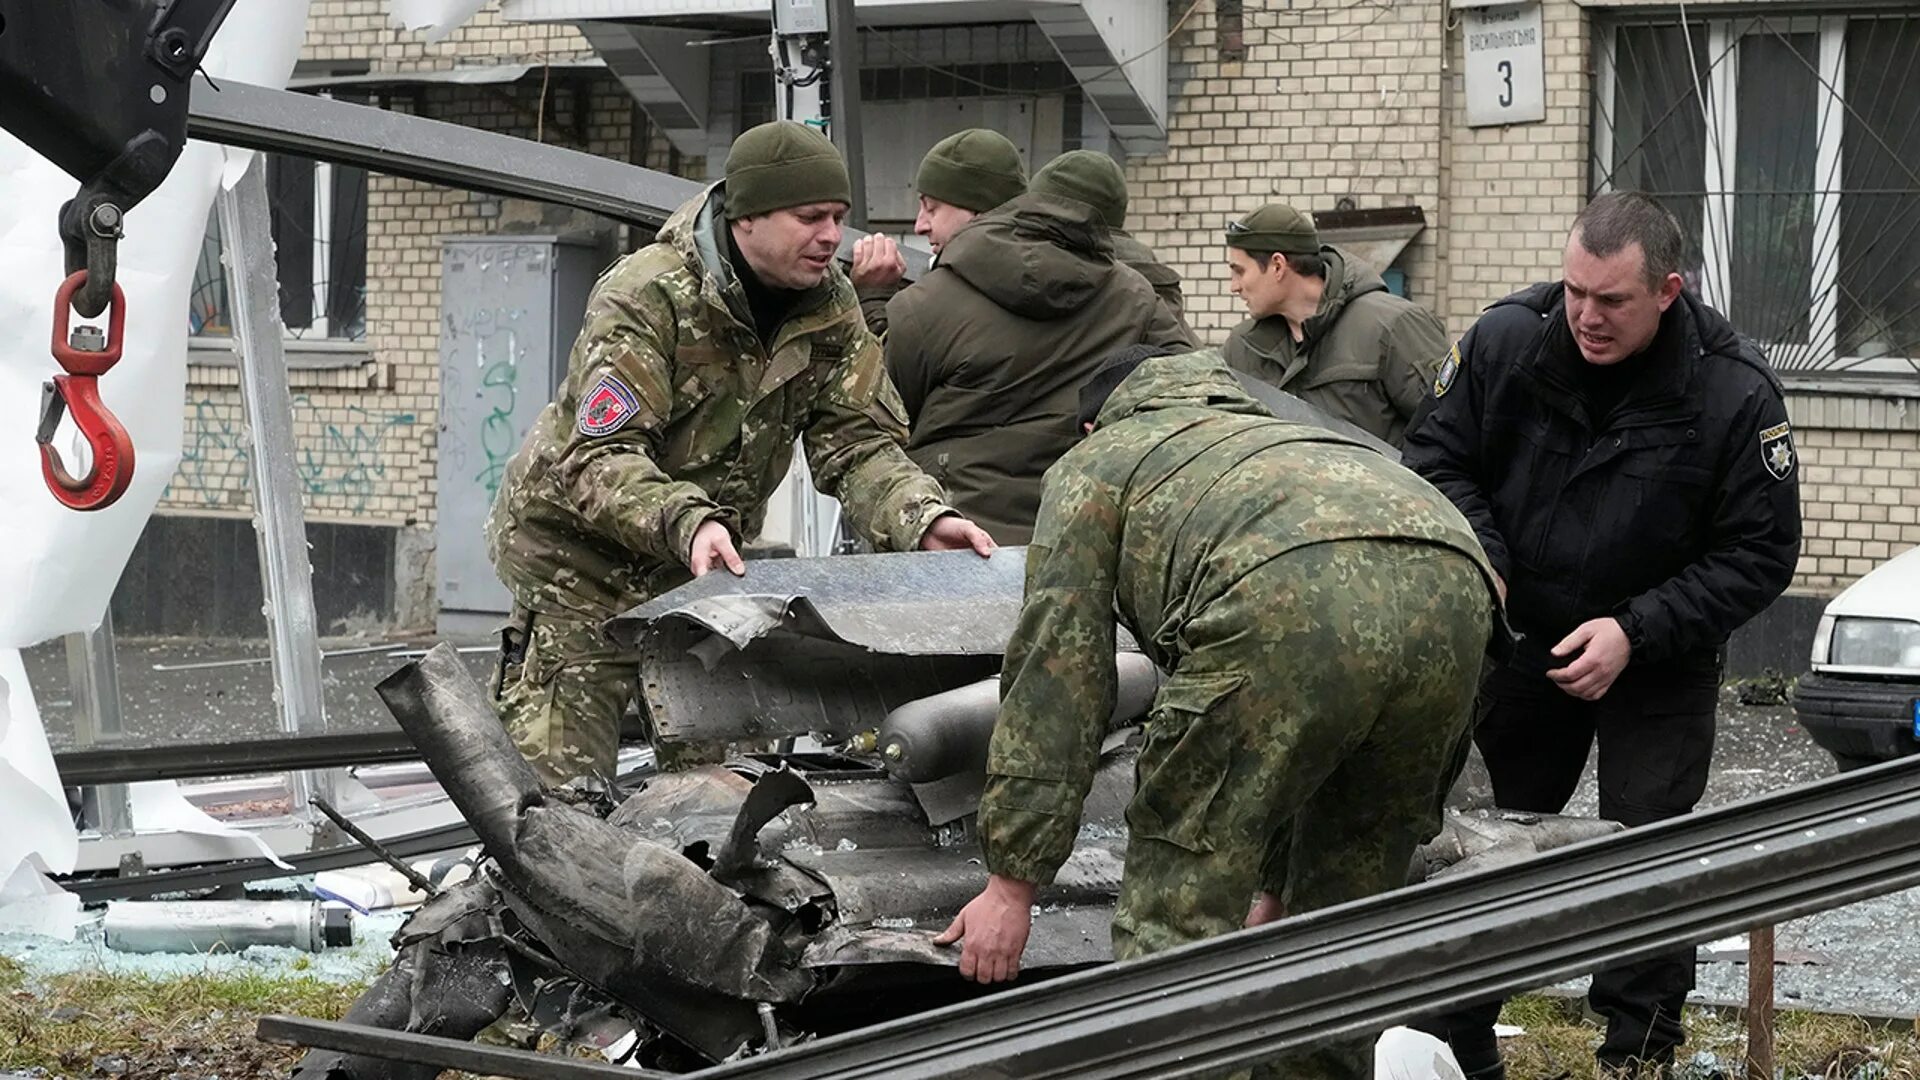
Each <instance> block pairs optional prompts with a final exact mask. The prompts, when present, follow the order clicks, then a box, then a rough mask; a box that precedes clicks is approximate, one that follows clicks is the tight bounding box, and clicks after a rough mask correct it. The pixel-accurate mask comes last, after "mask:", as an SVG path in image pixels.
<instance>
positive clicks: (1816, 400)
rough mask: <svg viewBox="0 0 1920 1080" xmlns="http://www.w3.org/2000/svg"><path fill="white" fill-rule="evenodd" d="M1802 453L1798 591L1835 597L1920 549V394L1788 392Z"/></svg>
mask: <svg viewBox="0 0 1920 1080" xmlns="http://www.w3.org/2000/svg"><path fill="white" fill-rule="evenodd" d="M1787 412H1788V414H1789V415H1790V416H1792V417H1793V427H1794V433H1793V437H1794V443H1795V445H1796V446H1798V447H1799V450H1800V507H1801V515H1802V520H1803V521H1804V523H1805V529H1806V539H1805V540H1804V541H1803V543H1802V544H1801V550H1800V567H1799V573H1798V576H1797V577H1796V578H1795V580H1794V585H1795V587H1796V588H1798V589H1801V590H1804V591H1808V592H1815V593H1822V594H1826V593H1834V592H1838V591H1839V590H1840V589H1841V588H1844V587H1845V586H1846V585H1847V584H1849V583H1850V582H1852V581H1853V580H1854V579H1855V578H1857V577H1859V576H1860V575H1861V574H1864V573H1866V572H1867V571H1869V570H1871V569H1873V568H1874V567H1875V566H1877V565H1879V564H1880V563H1882V562H1884V561H1885V560H1887V559H1888V558H1890V557H1892V556H1894V555H1898V554H1900V553H1901V552H1903V551H1905V550H1907V549H1908V548H1911V547H1914V546H1915V545H1920V395H1916V396H1914V397H1893V398H1889V397H1866V396H1860V395H1849V394H1842V393H1819V394H1815V393H1804V392H1801V393H1790V394H1789V395H1788V397H1787Z"/></svg>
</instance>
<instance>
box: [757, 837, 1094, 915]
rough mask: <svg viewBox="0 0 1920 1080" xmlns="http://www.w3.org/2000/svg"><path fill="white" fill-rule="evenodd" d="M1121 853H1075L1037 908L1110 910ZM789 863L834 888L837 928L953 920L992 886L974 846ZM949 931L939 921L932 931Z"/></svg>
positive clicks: (828, 853)
mask: <svg viewBox="0 0 1920 1080" xmlns="http://www.w3.org/2000/svg"><path fill="white" fill-rule="evenodd" d="M1124 852H1125V843H1124V842H1123V841H1110V842H1104V843H1091V844H1089V843H1083V844H1080V845H1078V846H1076V847H1075V848H1074V850H1073V854H1072V855H1071V856H1070V857H1069V858H1068V859H1067V862H1066V864H1065V865H1064V866H1062V867H1061V868H1060V872H1059V874H1058V875H1057V876H1056V877H1055V879H1054V882H1053V884H1051V885H1047V886H1043V887H1042V888H1041V889H1040V891H1039V893H1038V895H1037V897H1036V899H1035V903H1038V904H1040V905H1042V906H1045V905H1048V904H1064V905H1079V904H1105V905H1111V904H1112V903H1113V900H1114V897H1115V896H1116V895H1118V893H1119V891H1120V870H1121V866H1122V864H1123V862H1124V860H1125V854H1124ZM786 857H787V858H788V859H790V860H792V861H793V862H795V863H797V864H798V865H800V866H802V867H804V868H806V870H807V871H808V872H809V873H811V874H813V875H814V876H815V877H818V878H819V879H820V880H822V881H824V882H826V883H827V884H828V886H830V887H831V888H832V889H833V898H834V903H835V905H836V906H837V907H838V909H839V912H840V923H841V924H842V925H846V926H863V925H867V924H870V923H873V922H874V921H875V920H883V919H900V918H911V919H914V920H916V921H919V920H922V919H947V918H951V917H952V916H954V915H955V914H958V913H959V911H960V909H961V908H962V907H963V906H965V905H966V903H967V901H969V900H971V899H973V898H974V897H975V896H977V895H979V893H980V890H981V889H982V888H985V887H986V884H987V870H986V867H984V866H982V865H981V863H980V856H979V851H978V849H977V848H976V847H975V846H974V845H972V844H967V845H965V846H962V847H948V848H926V847H923V848H918V849H913V848H908V849H900V848H878V849H873V850H865V849H855V850H851V851H846V850H839V849H834V850H818V851H813V850H805V849H789V850H788V851H787V853H786ZM945 925H946V924H945V923H944V922H942V923H941V924H940V926H936V927H934V929H936V930H938V929H942V928H944V927H945Z"/></svg>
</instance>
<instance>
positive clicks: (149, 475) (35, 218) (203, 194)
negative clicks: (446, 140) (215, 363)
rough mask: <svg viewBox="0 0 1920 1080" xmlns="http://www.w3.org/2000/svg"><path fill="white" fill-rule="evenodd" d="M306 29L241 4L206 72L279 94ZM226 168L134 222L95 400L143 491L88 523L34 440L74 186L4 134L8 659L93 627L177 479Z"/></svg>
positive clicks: (206, 172) (180, 182) (0, 362)
mask: <svg viewBox="0 0 1920 1080" xmlns="http://www.w3.org/2000/svg"><path fill="white" fill-rule="evenodd" d="M306 18H307V0H249V2H247V3H241V4H236V5H235V6H234V9H233V12H232V14H230V15H229V16H228V17H227V20H226V23H225V24H224V25H223V26H222V27H221V28H220V31H219V33H218V34H217V35H216V36H215V37H214V40H213V45H212V47H211V49H210V50H209V51H208V54H207V60H206V65H205V66H206V69H207V71H208V72H209V73H210V74H211V75H212V76H213V79H214V81H215V82H218V81H220V80H221V79H223V78H224V79H236V80H240V81H244V82H251V83H261V84H265V85H269V86H284V85H285V84H286V81H287V77H288V76H289V75H290V74H291V73H292V71H293V62H294V59H295V58H296V56H297V54H298V53H299V49H300V41H301V38H302V37H303V36H304V34H305V31H306ZM224 157H225V153H224V151H223V150H222V149H221V148H220V147H217V146H212V145H209V144H204V143H190V144H188V146H187V148H186V150H185V151H184V152H183V153H182V154H181V157H180V160H179V163H178V164H177V165H176V166H175V167H174V170H173V172H172V173H171V174H170V175H169V176H168V177H167V180H166V182H165V183H163V184H162V185H161V186H160V188H159V190H157V191H155V192H154V193H153V194H152V195H150V196H148V198H147V199H146V201H144V202H142V203H141V204H140V205H139V206H137V207H135V208H134V209H133V210H132V212H131V213H129V214H128V215H127V219H126V232H127V236H126V239H125V240H124V241H122V242H121V244H120V253H119V267H120V270H119V282H120V285H121V287H122V288H123V289H125V291H126V305H127V306H126V320H127V321H126V334H125V339H124V340H125V354H124V356H123V357H122V359H121V361H120V364H119V366H117V367H115V368H114V369H113V370H112V371H111V372H110V373H108V374H107V375H106V376H104V377H102V378H101V380H100V394H101V397H102V399H103V400H104V401H105V402H106V405H107V408H109V409H111V410H112V411H113V412H114V414H115V415H116V416H118V417H119V418H120V422H121V423H122V424H125V425H126V428H127V431H128V433H129V434H130V435H131V436H132V439H133V444H134V452H135V458H136V463H135V466H134V473H133V483H132V486H131V487H129V488H128V490H127V493H126V494H125V495H124V496H122V497H121V499H120V501H119V502H118V503H116V504H114V505H113V506H111V507H109V508H107V509H105V510H100V511H96V512H93V513H77V512H75V511H72V510H68V509H67V508H66V507H64V506H61V505H60V504H59V503H57V502H55V501H54V498H53V496H52V495H50V494H48V492H47V490H46V484H45V481H44V480H43V479H42V478H41V475H40V462H39V455H38V454H37V453H35V452H34V446H33V432H34V429H35V428H36V427H37V426H38V424H39V417H40V384H41V383H42V381H44V380H45V379H46V378H47V376H48V375H50V374H52V373H53V372H54V371H56V370H57V369H58V368H57V365H56V364H55V363H54V360H53V356H52V354H51V352H50V351H49V348H48V341H49V339H50V337H51V330H52V324H53V294H54V290H55V289H57V288H59V286H60V282H61V280H62V278H63V277H64V270H65V266H64V261H63V256H62V252H61V247H60V237H59V234H58V232H57V231H56V228H55V217H56V215H57V214H58V212H59V210H60V204H61V203H62V202H64V201H66V200H67V199H70V198H72V197H73V194H74V192H75V191H76V190H77V189H78V188H79V182H78V181H76V180H75V179H74V178H73V177H71V176H68V175H67V174H66V173H64V172H62V171H61V170H60V169H58V168H56V167H55V166H53V165H52V164H51V163H49V162H47V161H46V160H44V159H42V158H41V157H40V156H39V155H37V154H35V153H34V152H33V151H31V150H29V149H27V148H26V147H25V146H24V145H22V144H21V143H20V142H18V141H17V140H15V139H13V138H12V137H11V136H9V135H6V134H4V133H0V266H5V267H6V268H7V273H6V275H5V277H4V278H0V439H8V440H12V442H11V443H9V445H10V446H11V447H12V449H11V451H9V452H7V453H0V505H4V506H6V507H7V511H8V512H7V514H6V515H5V517H4V519H3V520H0V595H4V596H5V597H7V604H6V605H5V608H4V609H3V610H0V647H8V648H19V647H24V646H27V645H31V644H34V643H35V642H39V641H45V640H47V639H48V638H53V637H58V636H59V635H61V634H66V633H72V632H75V631H81V630H87V629H90V628H91V627H93V626H95V625H97V624H98V623H99V621H100V616H101V613H102V612H103V611H105V610H106V606H107V600H108V598H109V597H110V596H111V595H112V593H113V586H114V583H115V582H116V581H117V580H118V578H119V576H120V571H121V569H122V568H123V567H124V566H125V565H126V561H127V556H128V555H129V554H131V553H132V551H133V544H134V541H135V540H137V539H138V538H139V536H140V530H141V529H142V528H143V527H144V526H145V524H146V521H147V517H148V516H149V515H150V514H151V513H152V512H153V507H154V504H155V503H156V502H157V501H159V498H160V493H161V491H162V490H164V489H165V487H166V486H167V482H168V481H169V480H170V479H172V477H173V470H174V467H175V466H176V465H177V464H178V463H179V460H180V431H181V418H182V416H183V415H184V414H185V406H186V374H187V310H188V309H187V298H188V293H189V291H190V289H191V287H192V283H193V272H194V267H195V265H196V263H197V262H198V261H199V257H200V247H201V238H202V236H203V235H204V233H205V231H206V223H207V211H208V210H209V208H211V206H212V204H213V193H214V184H215V180H216V177H217V176H218V175H219V173H220V169H221V165H222V162H223V160H224ZM66 430H67V431H69V432H70V431H72V427H71V421H69V422H68V424H67V425H66ZM67 444H68V439H67V438H64V437H63V438H61V440H60V443H59V445H60V446H62V447H65V446H66V445H67Z"/></svg>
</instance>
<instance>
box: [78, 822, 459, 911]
mask: <svg viewBox="0 0 1920 1080" xmlns="http://www.w3.org/2000/svg"><path fill="white" fill-rule="evenodd" d="M478 842H479V838H478V837H476V836H475V835H474V834H473V827H472V826H471V825H468V824H467V823H465V822H460V823H458V824H455V825H443V826H440V827H439V828H433V829H422V830H420V831H419V832H411V833H406V834H404V835H401V836H395V837H390V838H388V839H384V840H382V841H380V846H381V847H384V848H386V849H387V850H388V851H390V852H392V853H393V854H395V855H397V856H399V857H401V858H403V859H404V858H409V857H411V856H415V855H431V854H432V853H434V852H436V851H446V850H448V849H450V848H458V847H466V846H468V845H471V844H475V843H478ZM376 858H378V856H376V855H374V854H373V853H372V852H370V851H368V850H367V849H366V848H363V847H361V846H360V845H359V844H344V845H341V846H339V847H329V848H320V849H318V850H315V851H306V852H302V853H300V854H298V855H288V856H287V857H286V861H287V862H288V864H290V865H291V866H292V867H293V869H292V870H285V869H282V868H281V867H278V866H275V865H274V864H273V863H271V862H268V861H267V860H265V859H240V860H235V861H233V862H222V863H214V864H211V865H208V866H190V867H184V868H182V869H179V870H158V871H155V872H154V873H151V874H125V875H121V876H120V877H103V878H89V879H87V880H84V881H75V880H72V879H68V880H65V881H62V882H61V883H60V885H61V887H63V888H65V889H66V890H67V891H68V892H70V893H73V894H74V895H75V896H78V897H79V898H80V900H81V902H82V903H87V904H97V903H100V902H102V901H106V900H126V899H129V898H132V897H139V896H152V895H153V894H154V893H158V892H190V891H193V890H196V889H217V888H219V887H220V886H222V885H240V884H244V883H246V882H249V881H260V880H262V879H265V878H276V877H284V876H286V875H288V874H316V873H319V872H320V871H322V870H343V869H345V868H347V867H349V866H362V865H365V864H366V863H370V862H373V861H374V860H375V859H376Z"/></svg>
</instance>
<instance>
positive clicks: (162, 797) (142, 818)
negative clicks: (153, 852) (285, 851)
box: [127, 780, 293, 870]
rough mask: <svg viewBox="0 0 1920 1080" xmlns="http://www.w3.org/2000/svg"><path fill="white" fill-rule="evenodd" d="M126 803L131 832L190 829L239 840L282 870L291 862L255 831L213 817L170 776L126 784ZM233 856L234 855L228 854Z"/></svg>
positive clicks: (197, 834) (289, 868) (205, 834)
mask: <svg viewBox="0 0 1920 1080" xmlns="http://www.w3.org/2000/svg"><path fill="white" fill-rule="evenodd" d="M127 805H128V806H129V808H130V809H131V811H132V814H133V831H134V832H172V833H190V834H192V835H194V836H221V837H230V838H233V839H235V840H238V841H241V844H242V846H246V847H251V848H253V849H255V850H256V851H257V852H258V854H259V855H260V857H261V858H263V859H267V860H270V861H271V862H272V863H273V865H275V866H277V867H279V868H280V869H282V870H291V869H293V865H292V864H291V863H289V862H287V861H286V860H285V859H282V858H281V857H280V856H279V855H277V854H275V853H274V850H273V848H272V846H270V845H269V844H268V843H267V842H266V841H265V840H262V839H261V838H260V837H259V836H258V835H257V834H255V833H252V832H249V831H248V830H246V829H242V828H240V827H239V826H237V825H229V824H227V823H226V822H224V821H216V820H214V819H213V818H211V817H209V816H207V812H206V811H204V810H202V809H200V808H199V807H197V806H195V805H193V804H192V803H190V802H188V801H187V797H186V796H185V795H182V794H180V785H179V784H178V783H177V782H175V781H172V780H148V781H144V782H142V783H138V784H128V785H127ZM228 857H230V858H231V857H235V856H228Z"/></svg>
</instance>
